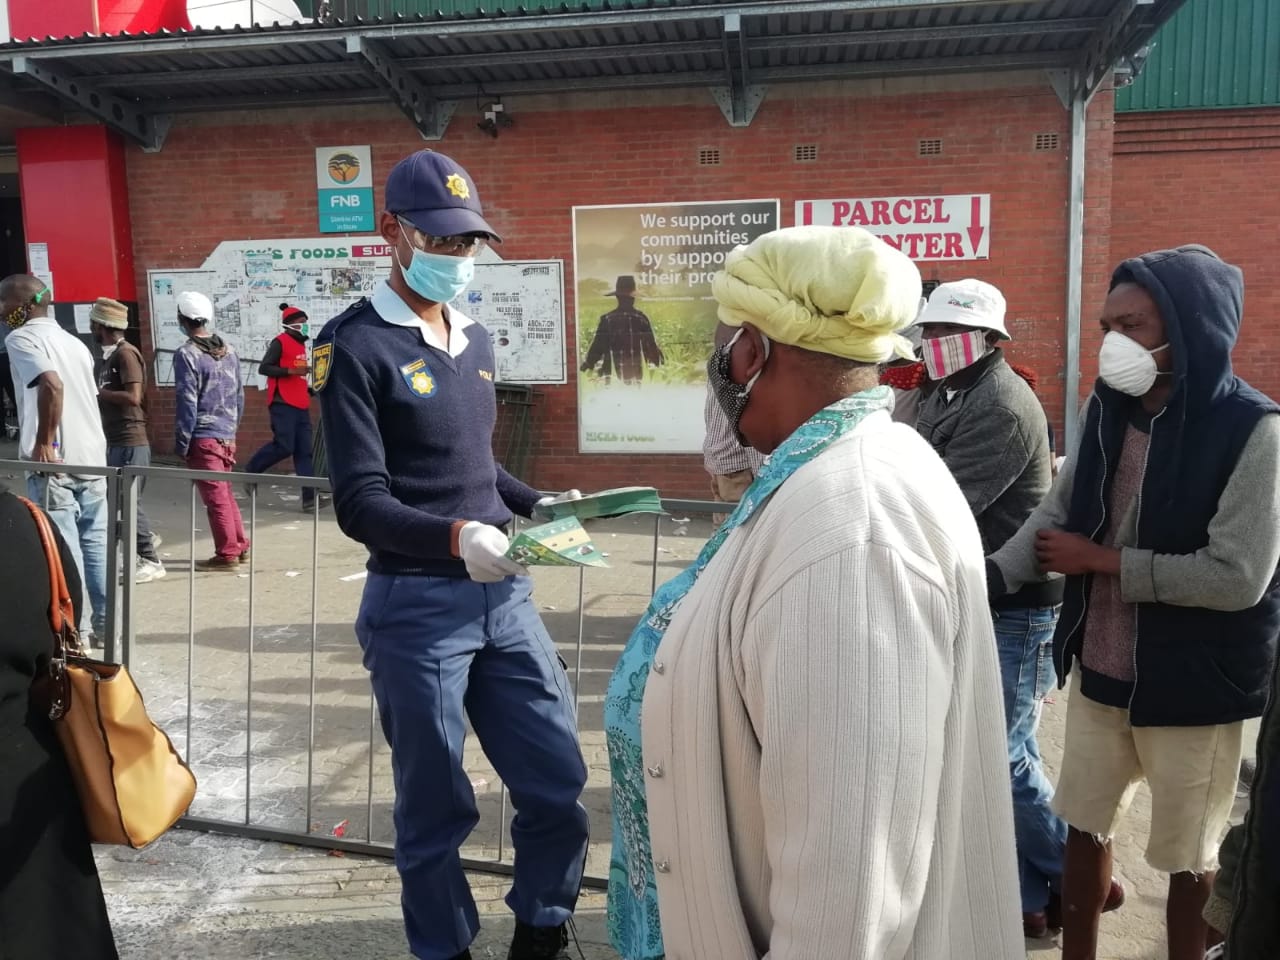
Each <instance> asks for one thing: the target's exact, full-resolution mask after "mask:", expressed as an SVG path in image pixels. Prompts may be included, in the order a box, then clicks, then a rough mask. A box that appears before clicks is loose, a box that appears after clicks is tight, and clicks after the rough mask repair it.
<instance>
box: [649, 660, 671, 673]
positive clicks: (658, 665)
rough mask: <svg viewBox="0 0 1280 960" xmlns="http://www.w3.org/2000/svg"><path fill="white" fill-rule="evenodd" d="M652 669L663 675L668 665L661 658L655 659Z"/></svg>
mask: <svg viewBox="0 0 1280 960" xmlns="http://www.w3.org/2000/svg"><path fill="white" fill-rule="evenodd" d="M650 669H651V670H652V671H653V672H654V673H656V674H657V675H658V676H662V675H663V674H664V673H666V672H667V665H666V664H665V663H663V662H662V661H661V660H655V661H653V666H651V667H650Z"/></svg>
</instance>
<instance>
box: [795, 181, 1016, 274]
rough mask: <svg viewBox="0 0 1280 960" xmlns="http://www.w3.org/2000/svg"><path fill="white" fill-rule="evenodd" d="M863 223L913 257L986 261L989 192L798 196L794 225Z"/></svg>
mask: <svg viewBox="0 0 1280 960" xmlns="http://www.w3.org/2000/svg"><path fill="white" fill-rule="evenodd" d="M808 224H818V225H821V226H828V227H862V228H863V229H864V230H867V231H869V232H871V233H874V234H875V235H876V236H878V237H879V238H880V239H881V240H883V241H884V242H885V243H887V244H889V245H890V246H893V247H897V248H898V249H899V250H901V251H902V252H903V253H905V254H906V255H907V256H909V257H910V258H911V259H912V260H985V259H987V257H988V256H990V246H991V195H990V194H987V193H983V194H962V195H959V196H943V197H863V198H856V199H849V200H800V201H797V203H796V225H797V226H803V225H808Z"/></svg>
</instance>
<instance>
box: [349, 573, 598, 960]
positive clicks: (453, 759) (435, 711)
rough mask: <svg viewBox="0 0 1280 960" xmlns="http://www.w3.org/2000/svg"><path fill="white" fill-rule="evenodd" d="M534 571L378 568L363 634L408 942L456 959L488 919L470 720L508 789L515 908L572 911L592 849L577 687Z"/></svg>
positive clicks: (427, 953) (546, 919) (424, 955)
mask: <svg viewBox="0 0 1280 960" xmlns="http://www.w3.org/2000/svg"><path fill="white" fill-rule="evenodd" d="M530 589H531V581H530V580H529V578H528V577H515V578H509V579H507V580H503V581H501V582H499V583H475V582H474V581H472V580H465V579H454V578H449V577H410V576H404V577H393V576H387V575H383V574H376V573H370V574H369V579H368V581H367V582H366V584H365V589H364V597H363V598H362V600H361V602H360V613H359V615H358V616H357V618H356V636H357V637H358V638H359V640H360V646H361V648H362V649H363V650H364V665H365V667H366V669H368V671H369V678H370V680H371V682H372V684H373V693H374V697H375V698H376V699H377V702H378V713H379V716H380V718H381V720H382V731H383V733H384V735H385V736H386V738H387V742H388V743H389V744H390V745H391V769H392V773H393V775H394V780H395V786H396V800H395V809H394V814H393V816H394V821H395V827H396V867H397V869H398V870H399V872H400V882H401V888H402V893H401V906H402V908H403V911H404V921H405V931H406V933H407V935H408V939H409V948H410V951H411V952H412V953H413V955H414V956H415V957H418V958H420V960H448V958H451V957H454V956H456V955H457V954H459V953H461V952H462V951H463V950H465V949H467V947H468V946H469V945H470V944H471V941H472V940H474V939H475V936H476V933H477V931H478V930H479V929H480V924H479V918H478V917H477V914H476V906H475V902H474V901H473V900H472V898H471V890H470V888H469V887H468V885H467V880H466V877H465V876H464V874H463V872H462V864H461V862H460V861H459V857H458V849H459V847H460V846H461V845H462V843H463V842H464V841H465V840H466V838H467V836H468V835H469V834H470V833H471V831H472V829H474V827H475V825H476V824H477V823H478V822H479V814H478V812H477V810H476V800H475V788H474V787H472V785H471V778H470V777H469V776H468V775H467V773H466V771H465V770H464V769H463V766H462V751H463V741H464V739H465V737H466V721H467V718H470V720H471V726H472V728H473V729H474V730H475V732H476V736H477V738H479V740H480V746H481V747H482V748H483V749H484V752H485V754H486V756H488V758H489V760H490V761H491V762H492V763H493V766H494V769H495V770H496V771H497V772H498V775H499V776H500V777H501V778H502V779H503V781H504V782H505V783H506V785H507V788H508V789H509V790H510V791H511V800H512V803H513V805H514V806H515V810H516V815H515V819H514V820H513V821H512V823H511V839H512V841H513V843H514V845H515V853H516V860H515V877H514V881H513V884H512V889H511V892H510V894H509V895H508V896H507V905H508V906H509V907H510V908H511V910H512V911H513V912H514V913H515V915H516V919H517V920H520V921H522V922H524V923H527V924H531V925H533V926H539V927H551V926H557V925H559V924H562V923H564V922H565V921H566V920H568V919H569V917H570V915H571V914H572V912H573V908H574V905H575V903H576V902H577V899H578V888H579V885H580V883H581V881H582V872H583V869H584V867H585V865H586V857H587V834H588V823H587V813H586V811H585V810H584V809H583V808H582V805H581V804H580V803H579V798H580V797H581V796H582V791H583V788H584V787H585V786H586V782H587V768H586V764H585V763H584V762H583V759H582V751H581V749H580V748H579V747H578V732H577V722H576V718H575V717H574V709H573V694H572V692H571V691H570V689H569V678H568V676H567V675H566V674H565V671H564V667H563V666H562V665H561V663H560V660H559V657H558V656H557V655H556V650H555V646H554V645H553V644H552V642H551V637H550V636H549V635H548V633H547V630H546V628H545V627H544V626H543V625H542V621H541V620H540V619H539V617H538V614H537V611H536V610H535V609H534V606H533V601H532V599H531V597H530Z"/></svg>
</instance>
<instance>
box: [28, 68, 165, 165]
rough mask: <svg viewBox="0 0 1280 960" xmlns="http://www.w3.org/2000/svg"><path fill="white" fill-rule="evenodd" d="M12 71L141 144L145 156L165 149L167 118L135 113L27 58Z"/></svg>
mask: <svg viewBox="0 0 1280 960" xmlns="http://www.w3.org/2000/svg"><path fill="white" fill-rule="evenodd" d="M11 68H12V70H13V72H14V74H15V75H16V76H21V77H26V78H27V79H29V80H33V81H35V82H36V83H38V84H39V85H40V86H42V87H44V88H45V89H46V90H48V91H50V92H51V93H53V95H54V96H55V97H57V98H58V99H59V100H61V101H62V102H63V103H66V104H68V105H70V106H72V107H75V108H76V109H77V110H83V111H84V112H85V113H87V114H89V115H90V116H92V117H93V118H94V119H96V120H100V121H101V122H102V123H104V124H106V125H107V126H108V127H110V128H111V129H113V130H116V131H117V132H119V133H122V134H124V135H125V136H126V137H128V138H129V139H130V140H133V141H134V142H136V143H138V144H141V146H142V149H143V150H146V151H147V152H148V153H155V152H157V151H159V149H160V148H161V147H162V146H163V145H164V138H165V135H166V134H167V133H168V132H169V123H170V118H169V117H168V116H165V115H156V114H152V113H148V112H146V111H144V110H140V109H138V105H137V104H136V103H132V102H130V101H128V100H122V99H120V98H119V97H116V96H113V95H111V94H109V93H105V92H103V91H102V90H99V89H98V88H97V87H95V86H93V85H91V84H87V83H84V82H82V81H81V80H80V79H79V78H77V77H70V76H67V75H66V74H64V73H62V72H60V71H59V70H57V69H55V68H53V67H51V66H48V65H46V64H44V63H40V62H38V61H32V60H30V59H28V58H27V57H22V56H19V57H14V58H13V60H12V62H11Z"/></svg>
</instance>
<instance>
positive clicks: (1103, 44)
mask: <svg viewBox="0 0 1280 960" xmlns="http://www.w3.org/2000/svg"><path fill="white" fill-rule="evenodd" d="M1154 4H1155V0H1120V2H1118V3H1117V4H1116V5H1115V7H1114V8H1113V9H1112V11H1111V12H1110V13H1109V14H1107V16H1106V19H1105V20H1103V22H1102V24H1101V26H1099V27H1098V29H1097V30H1095V31H1094V32H1093V34H1092V36H1090V37H1089V42H1088V44H1087V45H1086V46H1085V49H1084V54H1083V56H1082V58H1081V60H1080V63H1079V66H1078V68H1077V72H1076V76H1075V78H1074V79H1075V82H1076V84H1077V89H1076V90H1074V91H1073V92H1074V93H1075V94H1076V95H1077V96H1082V97H1084V99H1085V100H1086V101H1087V100H1088V99H1089V98H1090V97H1092V96H1093V95H1094V94H1095V93H1097V92H1098V89H1099V88H1100V87H1101V86H1102V84H1103V83H1105V82H1106V80H1107V78H1108V77H1110V76H1111V71H1112V69H1113V68H1114V67H1115V65H1116V62H1117V61H1118V60H1119V59H1120V57H1121V56H1122V54H1123V53H1124V51H1125V48H1126V44H1127V41H1128V40H1129V38H1130V36H1131V35H1132V32H1133V29H1134V20H1135V18H1136V17H1137V15H1138V12H1139V11H1140V10H1142V9H1143V8H1144V7H1147V8H1149V7H1152V6H1153V5H1154Z"/></svg>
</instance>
